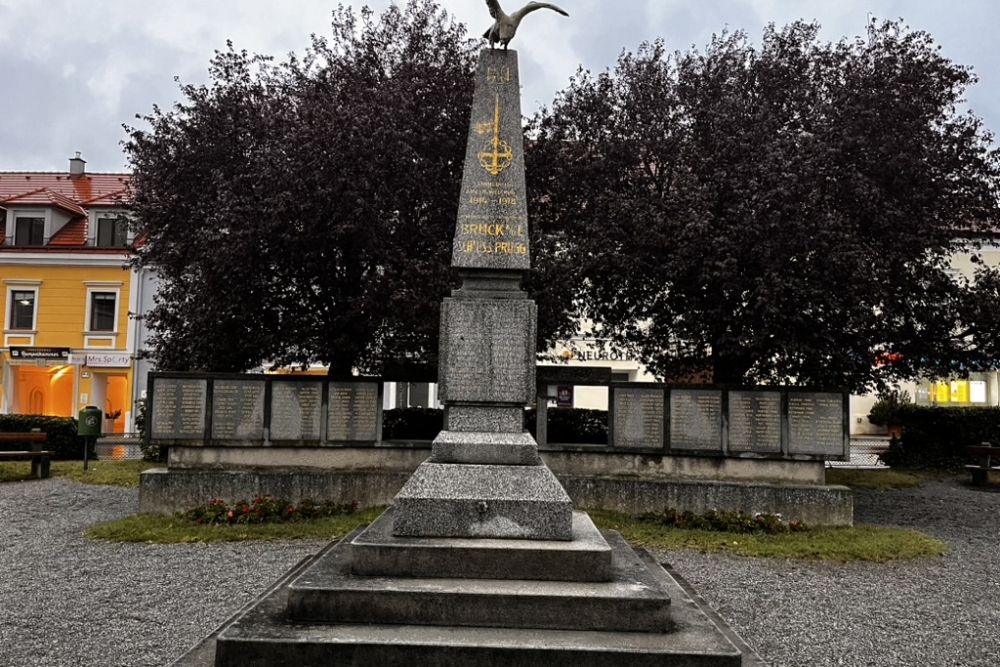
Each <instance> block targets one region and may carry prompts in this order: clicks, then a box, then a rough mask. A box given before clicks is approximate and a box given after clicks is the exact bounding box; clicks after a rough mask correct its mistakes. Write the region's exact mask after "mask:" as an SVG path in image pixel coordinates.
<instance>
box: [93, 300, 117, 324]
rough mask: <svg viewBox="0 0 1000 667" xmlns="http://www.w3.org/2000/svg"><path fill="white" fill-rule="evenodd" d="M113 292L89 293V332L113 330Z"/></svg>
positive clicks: (114, 303) (114, 302)
mask: <svg viewBox="0 0 1000 667" xmlns="http://www.w3.org/2000/svg"><path fill="white" fill-rule="evenodd" d="M117 300H118V295H117V294H116V293H115V292H91V293H90V331H114V330H115V305H116V302H117Z"/></svg>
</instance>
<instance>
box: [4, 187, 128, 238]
mask: <svg viewBox="0 0 1000 667" xmlns="http://www.w3.org/2000/svg"><path fill="white" fill-rule="evenodd" d="M128 179H129V175H128V174H83V175H81V176H70V175H69V174H65V173H63V174H59V173H50V172H8V171H0V208H5V207H6V208H9V207H11V206H18V205H20V206H54V207H56V208H59V209H62V210H63V211H66V212H68V213H70V214H72V215H73V218H74V219H73V220H71V221H70V222H68V223H66V225H65V226H63V228H62V229H60V230H59V231H58V232H56V234H55V235H54V236H53V237H52V238H51V239H50V240H49V246H55V248H56V249H58V250H63V251H64V250H66V249H67V248H80V249H83V248H85V247H86V243H87V235H88V218H89V214H88V211H87V209H88V208H92V207H95V206H99V207H104V206H114V205H116V201H115V200H116V199H117V198H118V197H120V196H123V195H124V194H125V186H126V184H127V183H128ZM2 222H3V216H0V227H2V226H3V225H2ZM40 249H41V248H40V247H38V246H34V247H32V248H31V250H32V251H33V252H37V251H38V250H40ZM3 250H4V251H5V252H6V251H11V250H15V249H14V248H12V247H10V246H3ZM114 252H121V250H120V249H118V250H114Z"/></svg>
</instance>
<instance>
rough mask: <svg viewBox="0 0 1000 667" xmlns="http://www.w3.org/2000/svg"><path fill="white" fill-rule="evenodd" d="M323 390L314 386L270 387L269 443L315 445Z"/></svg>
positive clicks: (284, 384) (283, 384) (286, 384)
mask: <svg viewBox="0 0 1000 667" xmlns="http://www.w3.org/2000/svg"><path fill="white" fill-rule="evenodd" d="M322 407H323V387H322V385H321V384H320V383H318V382H281V381H275V382H274V383H273V384H272V385H271V440H314V441H319V438H320V432H319V431H320V424H321V423H322V420H321V416H320V413H321V410H322Z"/></svg>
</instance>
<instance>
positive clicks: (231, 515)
mask: <svg viewBox="0 0 1000 667" xmlns="http://www.w3.org/2000/svg"><path fill="white" fill-rule="evenodd" d="M226 516H228V517H229V518H230V519H232V518H233V511H232V510H229V514H227V515H226Z"/></svg>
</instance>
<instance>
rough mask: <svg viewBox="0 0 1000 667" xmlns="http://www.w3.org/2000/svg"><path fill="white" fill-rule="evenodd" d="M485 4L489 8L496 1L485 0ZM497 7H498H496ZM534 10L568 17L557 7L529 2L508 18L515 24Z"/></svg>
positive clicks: (545, 3) (544, 3)
mask: <svg viewBox="0 0 1000 667" xmlns="http://www.w3.org/2000/svg"><path fill="white" fill-rule="evenodd" d="M486 2H487V3H488V4H490V5H491V6H492V5H496V4H497V3H496V0H486ZM497 6H498V7H499V5H497ZM536 9H551V10H552V11H554V12H559V13H560V14H562V15H563V16H569V14H568V13H567V12H565V11H563V10H562V9H560V8H559V7H556V6H555V5H551V4H549V3H547V2H529V3H528V4H526V5H525V6H524V7H521V8H520V9H519V10H517V11H516V12H514V13H513V14H511V15H510V17H511V18H512V19H514V22H515V23H517V22H518V21H520V20H521V19H522V18H524V16H525V15H526V14H530V13H531V12H533V11H535V10H536ZM491 11H492V9H491Z"/></svg>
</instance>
